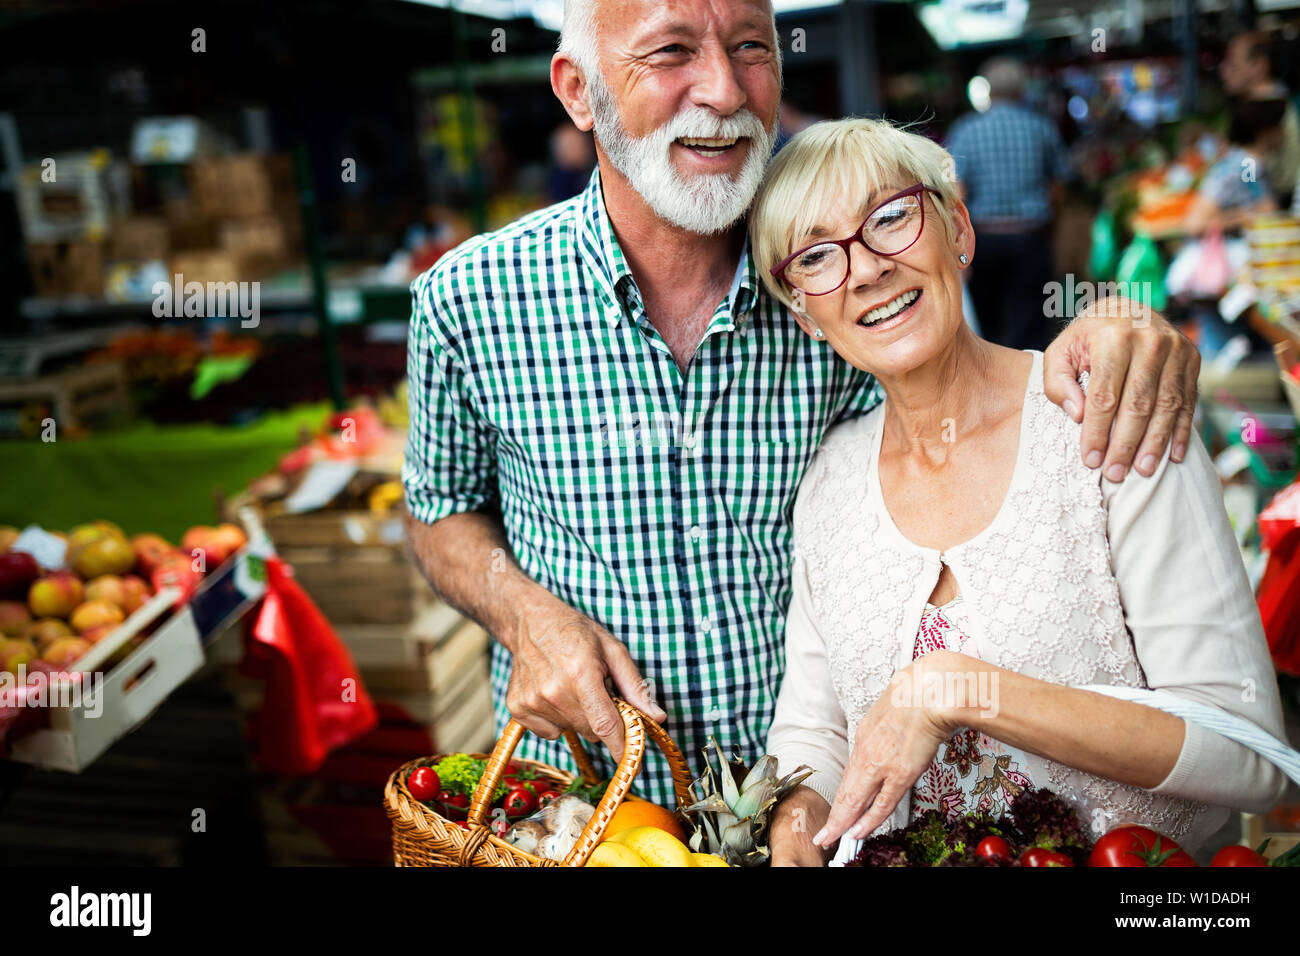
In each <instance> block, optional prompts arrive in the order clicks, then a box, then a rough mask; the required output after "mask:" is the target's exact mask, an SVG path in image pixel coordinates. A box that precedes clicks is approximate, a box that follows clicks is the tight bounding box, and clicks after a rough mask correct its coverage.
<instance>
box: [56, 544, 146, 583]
mask: <svg viewBox="0 0 1300 956" xmlns="http://www.w3.org/2000/svg"><path fill="white" fill-rule="evenodd" d="M68 564H70V565H71V566H72V570H74V571H76V572H77V573H78V574H80V575H81V576H82V577H83V578H97V577H100V576H101V575H104V574H126V573H127V572H128V571H130V570H131V569H132V568H133V567H135V552H134V551H133V550H131V545H129V544H127V541H126V539H125V538H120V537H118V536H117V535H113V534H108V533H104V534H103V535H101V536H100V537H98V538H95V539H94V540H92V541H89V542H87V543H85V544H82V545H77V546H69V548H68Z"/></svg>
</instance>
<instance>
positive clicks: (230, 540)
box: [214, 521, 248, 556]
mask: <svg viewBox="0 0 1300 956" xmlns="http://www.w3.org/2000/svg"><path fill="white" fill-rule="evenodd" d="M214 536H215V537H216V538H217V539H218V541H220V542H221V543H222V544H224V545H226V546H227V550H228V556H229V555H230V554H234V553H235V552H236V551H238V550H239V549H240V548H242V547H243V546H244V545H246V544H248V535H246V534H244V529H243V528H241V527H240V526H239V525H237V524H231V523H230V522H228V521H227V522H226V523H225V524H219V525H217V527H216V529H215V533H214Z"/></svg>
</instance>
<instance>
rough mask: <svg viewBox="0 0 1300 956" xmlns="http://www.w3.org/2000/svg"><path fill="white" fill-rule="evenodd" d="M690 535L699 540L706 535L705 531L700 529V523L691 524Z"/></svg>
mask: <svg viewBox="0 0 1300 956" xmlns="http://www.w3.org/2000/svg"><path fill="white" fill-rule="evenodd" d="M690 535H691V538H692V539H694V540H695V541H699V540H700V538H702V537H704V532H703V531H702V530H701V529H700V526H699V525H697V524H693V525H691V531H690Z"/></svg>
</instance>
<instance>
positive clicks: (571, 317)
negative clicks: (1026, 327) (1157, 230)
mask: <svg viewBox="0 0 1300 956" xmlns="http://www.w3.org/2000/svg"><path fill="white" fill-rule="evenodd" d="M597 5H598V6H599V13H600V16H599V18H597V17H595V16H594V13H595V12H596V11H595V8H596V7H597ZM564 12H565V19H564V31H563V35H562V38H561V42H560V52H559V53H557V54H556V56H555V58H554V59H553V61H552V66H551V85H552V88H553V89H554V91H555V93H556V95H557V96H558V97H559V99H560V101H561V102H562V103H563V104H564V107H565V109H566V110H567V111H568V113H569V116H570V117H571V118H572V119H573V121H574V123H575V124H576V125H577V126H578V127H579V128H580V129H583V130H588V129H593V128H594V130H595V139H596V144H597V151H598V157H599V166H598V169H597V171H596V172H595V173H594V174H593V176H592V179H591V182H590V183H589V185H588V186H587V188H586V190H584V192H583V193H581V194H580V195H579V196H576V197H574V198H573V199H571V200H568V201H566V202H563V203H559V204H558V205H555V206H551V207H549V208H547V209H543V210H540V211H538V212H535V213H532V214H531V215H529V216H526V217H525V218H523V219H521V220H519V221H518V222H516V223H513V224H511V225H509V226H507V227H505V228H504V229H501V230H499V231H497V232H494V233H491V234H488V235H484V236H479V237H478V238H476V239H473V240H470V241H469V242H466V243H465V244H463V245H462V246H460V247H459V248H457V249H455V250H453V251H452V252H450V253H448V254H447V255H446V256H445V257H443V259H442V260H440V261H439V262H438V263H437V264H436V265H435V266H434V267H433V268H432V269H430V270H429V271H428V272H426V273H424V274H423V275H421V276H420V277H419V278H418V279H416V281H415V282H414V283H412V286H411V290H412V298H413V307H414V314H413V315H412V319H411V331H410V343H409V355H408V374H409V385H410V405H411V426H410V433H409V436H408V441H407V454H406V463H405V468H404V471H403V480H404V483H405V486H406V502H407V506H408V508H409V510H410V512H411V516H410V518H409V520H408V533H409V535H410V539H411V542H412V546H413V548H414V550H415V553H416V556H417V559H418V561H419V563H420V566H421V568H422V570H423V571H424V573H425V574H426V576H427V577H428V578H429V580H430V582H431V583H432V585H433V586H434V588H435V590H437V592H438V593H439V594H440V595H441V596H442V597H443V598H444V599H445V600H446V601H448V602H449V603H451V604H453V605H454V606H456V607H457V608H459V609H460V610H462V611H463V612H464V613H466V614H468V615H470V616H471V617H473V618H474V619H475V620H477V621H479V622H480V623H482V624H483V625H484V627H486V628H487V629H488V631H489V632H490V633H491V634H492V635H493V636H494V637H495V639H496V642H495V643H494V645H493V658H492V676H493V688H494V698H495V710H496V721H497V729H498V731H500V729H501V726H502V725H503V724H504V723H505V721H506V720H507V719H508V718H509V717H510V716H513V717H514V718H516V719H517V720H518V721H519V722H520V723H521V724H523V726H524V727H526V728H528V729H529V730H531V731H534V734H530V735H525V737H524V740H523V742H522V744H521V746H520V748H519V750H518V751H517V753H518V754H519V755H520V756H523V757H527V758H532V759H538V760H543V761H546V762H548V763H552V764H556V765H559V766H570V767H571V766H572V760H571V758H570V757H569V755H568V753H567V749H566V748H565V746H564V744H563V742H562V741H559V740H558V738H559V737H560V735H561V733H562V731H563V730H565V729H566V728H572V729H573V730H575V731H576V732H578V733H580V734H581V735H582V736H583V737H584V738H586V739H587V740H589V741H601V742H603V743H604V744H605V745H606V746H607V747H608V750H609V751H610V753H606V752H605V750H604V749H603V748H599V747H595V748H591V750H592V751H593V753H592V756H593V759H594V761H595V763H596V766H597V768H598V769H599V770H601V771H603V772H605V773H609V772H610V771H611V770H612V768H613V765H614V764H613V759H612V757H611V754H613V755H618V754H620V753H621V752H622V745H623V730H622V725H621V722H620V721H619V719H618V715H617V711H616V710H615V708H614V705H613V702H612V700H611V698H610V694H611V692H614V693H617V694H619V695H621V696H622V697H624V698H626V699H627V700H628V701H629V702H631V703H632V704H633V705H635V706H636V707H638V708H640V709H641V710H643V711H645V712H646V713H647V714H649V715H650V716H651V717H653V718H655V719H657V720H660V721H663V722H664V724H665V726H666V729H667V730H668V733H669V734H670V735H671V736H672V737H673V738H674V739H675V740H676V741H677V742H678V744H679V745H680V746H681V748H682V750H683V752H684V754H685V755H686V758H687V760H688V761H689V762H690V763H691V764H692V766H693V767H694V768H696V769H697V770H698V768H699V767H700V757H699V754H700V750H701V749H702V748H703V747H704V745H705V744H706V742H707V741H708V738H709V737H710V736H715V737H716V738H717V739H718V741H719V743H720V744H721V745H722V746H723V747H724V748H725V749H727V750H733V749H734V750H736V751H738V752H740V753H741V754H742V755H743V756H745V757H746V758H748V759H751V760H752V759H754V758H756V757H757V756H758V755H759V753H761V751H762V748H763V745H764V742H765V740H766V735H767V729H768V725H769V723H770V722H771V719H772V713H773V710H774V707H775V703H776V692H777V689H778V686H779V684H780V680H781V675H782V669H783V666H784V645H783V623H784V615H785V611H786V606H787V604H788V602H789V599H790V590H791V588H790V565H791V561H792V552H791V529H790V509H791V507H792V505H793V501H794V496H795V492H796V491H797V489H798V485H799V480H800V478H801V477H802V474H803V469H804V468H805V466H806V465H807V464H808V462H809V461H810V460H811V457H812V455H813V453H814V451H815V450H816V448H817V445H818V443H819V441H820V439H821V436H822V434H823V433H824V432H825V431H826V429H828V428H829V427H830V426H831V425H833V424H835V423H836V422H837V421H839V420H841V419H843V418H846V417H850V416H854V415H858V414H862V413H863V412H865V411H867V410H869V409H870V408H871V407H873V405H874V404H875V403H876V401H877V396H876V390H875V383H874V382H873V381H872V380H871V379H870V377H869V376H867V375H865V374H864V373H862V372H860V371H858V370H856V369H854V368H853V367H852V366H850V365H848V364H847V363H845V362H842V361H840V360H839V359H838V358H837V357H836V356H835V354H834V352H833V351H832V350H831V349H830V348H829V347H828V346H827V345H826V344H825V343H824V342H823V341H819V340H817V339H814V338H813V337H811V336H808V335H805V334H804V333H803V332H802V331H800V329H799V328H798V326H797V324H796V323H795V321H794V320H793V319H792V318H791V316H790V315H789V314H787V313H786V311H785V310H784V309H783V307H782V306H781V305H780V304H779V303H778V302H777V301H776V300H775V299H773V298H772V297H771V296H769V295H768V294H767V293H766V292H765V290H764V288H763V286H762V283H761V282H760V281H759V279H758V277H757V275H756V274H755V270H754V265H753V261H752V259H751V257H750V255H749V251H748V248H747V246H746V244H745V231H744V215H745V212H746V210H747V208H748V206H749V203H750V200H751V199H752V197H753V195H754V193H755V191H756V189H757V185H758V182H759V179H760V177H761V175H762V170H763V167H764V164H765V162H766V159H767V156H768V153H769V151H770V149H771V143H772V136H773V134H774V132H775V127H776V118H777V109H778V106H779V99H780V89H781V69H780V51H779V45H778V37H777V35H776V28H775V22H774V18H773V13H772V9H771V7H770V5H769V3H768V2H767V0H730V2H718V0H682V2H679V3H674V4H664V3H662V2H658V0H570V2H567V3H566V4H565V11H564ZM597 25H598V26H599V29H598V30H597ZM867 198H869V197H856V196H855V197H846V203H852V204H853V205H855V206H856V205H857V204H859V203H861V202H864V201H865V200H866V199H867ZM863 254H865V250H864V252H863ZM1047 362H1048V374H1047V379H1048V381H1049V383H1050V384H1049V385H1048V392H1049V394H1050V395H1052V396H1053V398H1054V400H1055V401H1058V402H1061V403H1063V404H1065V406H1066V407H1067V410H1071V412H1072V414H1074V415H1075V417H1076V419H1078V418H1080V417H1081V416H1082V417H1083V419H1084V435H1085V439H1084V448H1083V454H1084V455H1085V460H1087V456H1088V455H1090V454H1095V456H1096V460H1095V462H1093V465H1094V467H1095V466H1099V465H1101V464H1102V457H1103V455H1105V456H1106V457H1105V465H1106V467H1107V468H1110V467H1111V466H1121V467H1122V468H1123V469H1127V468H1128V467H1129V465H1130V463H1131V462H1133V461H1134V460H1135V454H1138V455H1139V458H1138V459H1137V460H1141V458H1143V457H1145V456H1146V455H1147V454H1152V455H1154V456H1155V457H1156V459H1157V460H1158V459H1159V458H1160V457H1161V456H1162V454H1163V451H1164V449H1165V447H1166V446H1167V445H1168V442H1169V440H1170V437H1171V435H1172V437H1173V441H1174V449H1173V454H1174V455H1175V457H1176V458H1179V459H1180V458H1181V454H1182V452H1183V451H1184V450H1185V445H1186V442H1187V440H1188V436H1189V434H1190V426H1191V412H1192V409H1193V407H1194V403H1195V399H1194V396H1195V384H1194V383H1195V375H1196V370H1197V366H1198V364H1199V360H1198V359H1197V358H1196V353H1195V350H1194V349H1193V348H1192V347H1191V346H1190V344H1189V343H1187V342H1186V340H1185V339H1183V338H1182V337H1181V336H1180V335H1179V334H1178V333H1177V332H1176V331H1174V330H1173V329H1172V328H1171V327H1170V326H1169V325H1168V324H1167V323H1165V322H1164V321H1163V320H1162V319H1160V318H1159V317H1153V319H1152V321H1151V323H1150V326H1149V327H1145V328H1135V327H1134V325H1133V324H1132V323H1129V322H1127V321H1123V320H1114V319H1106V318H1104V317H1102V316H1100V315H1093V316H1090V317H1086V318H1081V319H1077V320H1076V321H1075V322H1074V323H1073V324H1072V325H1071V326H1070V327H1069V328H1068V329H1066V330H1065V331H1064V332H1063V333H1062V335H1061V336H1060V338H1059V339H1058V340H1057V342H1056V343H1055V344H1054V345H1053V347H1052V350H1051V351H1050V352H1049V353H1048V359H1047ZM1089 363H1090V364H1091V367H1092V380H1091V385H1090V392H1089V397H1088V400H1087V404H1086V408H1085V404H1084V400H1083V399H1084V396H1083V393H1082V391H1081V390H1080V389H1079V387H1078V385H1077V383H1076V381H1075V379H1076V378H1077V373H1078V371H1081V370H1082V369H1084V368H1085V367H1086V366H1087V365H1088V364H1089ZM1162 373H1163V376H1164V377H1163V379H1162ZM1098 395H1103V396H1109V397H1110V398H1111V399H1112V400H1111V401H1102V402H1098V401H1097V396H1098ZM1157 395H1159V400H1157ZM1071 403H1073V407H1071ZM1085 412H1086V414H1085ZM1153 412H1154V414H1153ZM1112 420H1113V422H1114V432H1113V434H1112V433H1111V424H1112ZM1139 449H1140V452H1139ZM846 520H853V518H852V516H851V515H846ZM871 574H872V561H871V555H869V554H864V555H862V577H861V580H860V581H856V582H846V586H860V587H870V586H871ZM637 788H638V789H639V790H640V791H641V792H642V794H643V795H645V796H646V797H648V798H650V799H652V800H655V801H657V802H660V803H663V804H666V805H668V806H672V805H673V804H674V800H673V796H672V794H673V790H672V784H671V781H670V779H669V774H668V773H667V769H666V765H665V763H664V762H663V760H662V759H661V758H660V757H659V755H658V754H657V753H656V752H655V751H654V749H653V747H651V748H650V749H649V752H648V753H647V762H646V763H645V765H644V766H643V767H642V771H641V776H640V777H639V779H638V781H637Z"/></svg>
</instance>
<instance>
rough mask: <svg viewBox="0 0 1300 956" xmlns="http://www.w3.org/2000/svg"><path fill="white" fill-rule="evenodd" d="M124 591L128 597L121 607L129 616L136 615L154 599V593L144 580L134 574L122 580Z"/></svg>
mask: <svg viewBox="0 0 1300 956" xmlns="http://www.w3.org/2000/svg"><path fill="white" fill-rule="evenodd" d="M122 590H123V592H124V593H125V595H126V602H125V603H124V604H122V605H121V608H122V610H123V611H125V612H126V613H127V614H134V613H135V612H136V611H138V610H139V609H140V608H141V607H142V606H143V605H144V603H145V602H146V601H148V600H149V599H150V598H151V597H153V591H151V590H150V589H149V585H148V584H146V583H145V580H144V578H141V577H137V576H136V575H134V574H128V575H127V576H126V577H124V578H123V579H122Z"/></svg>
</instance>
